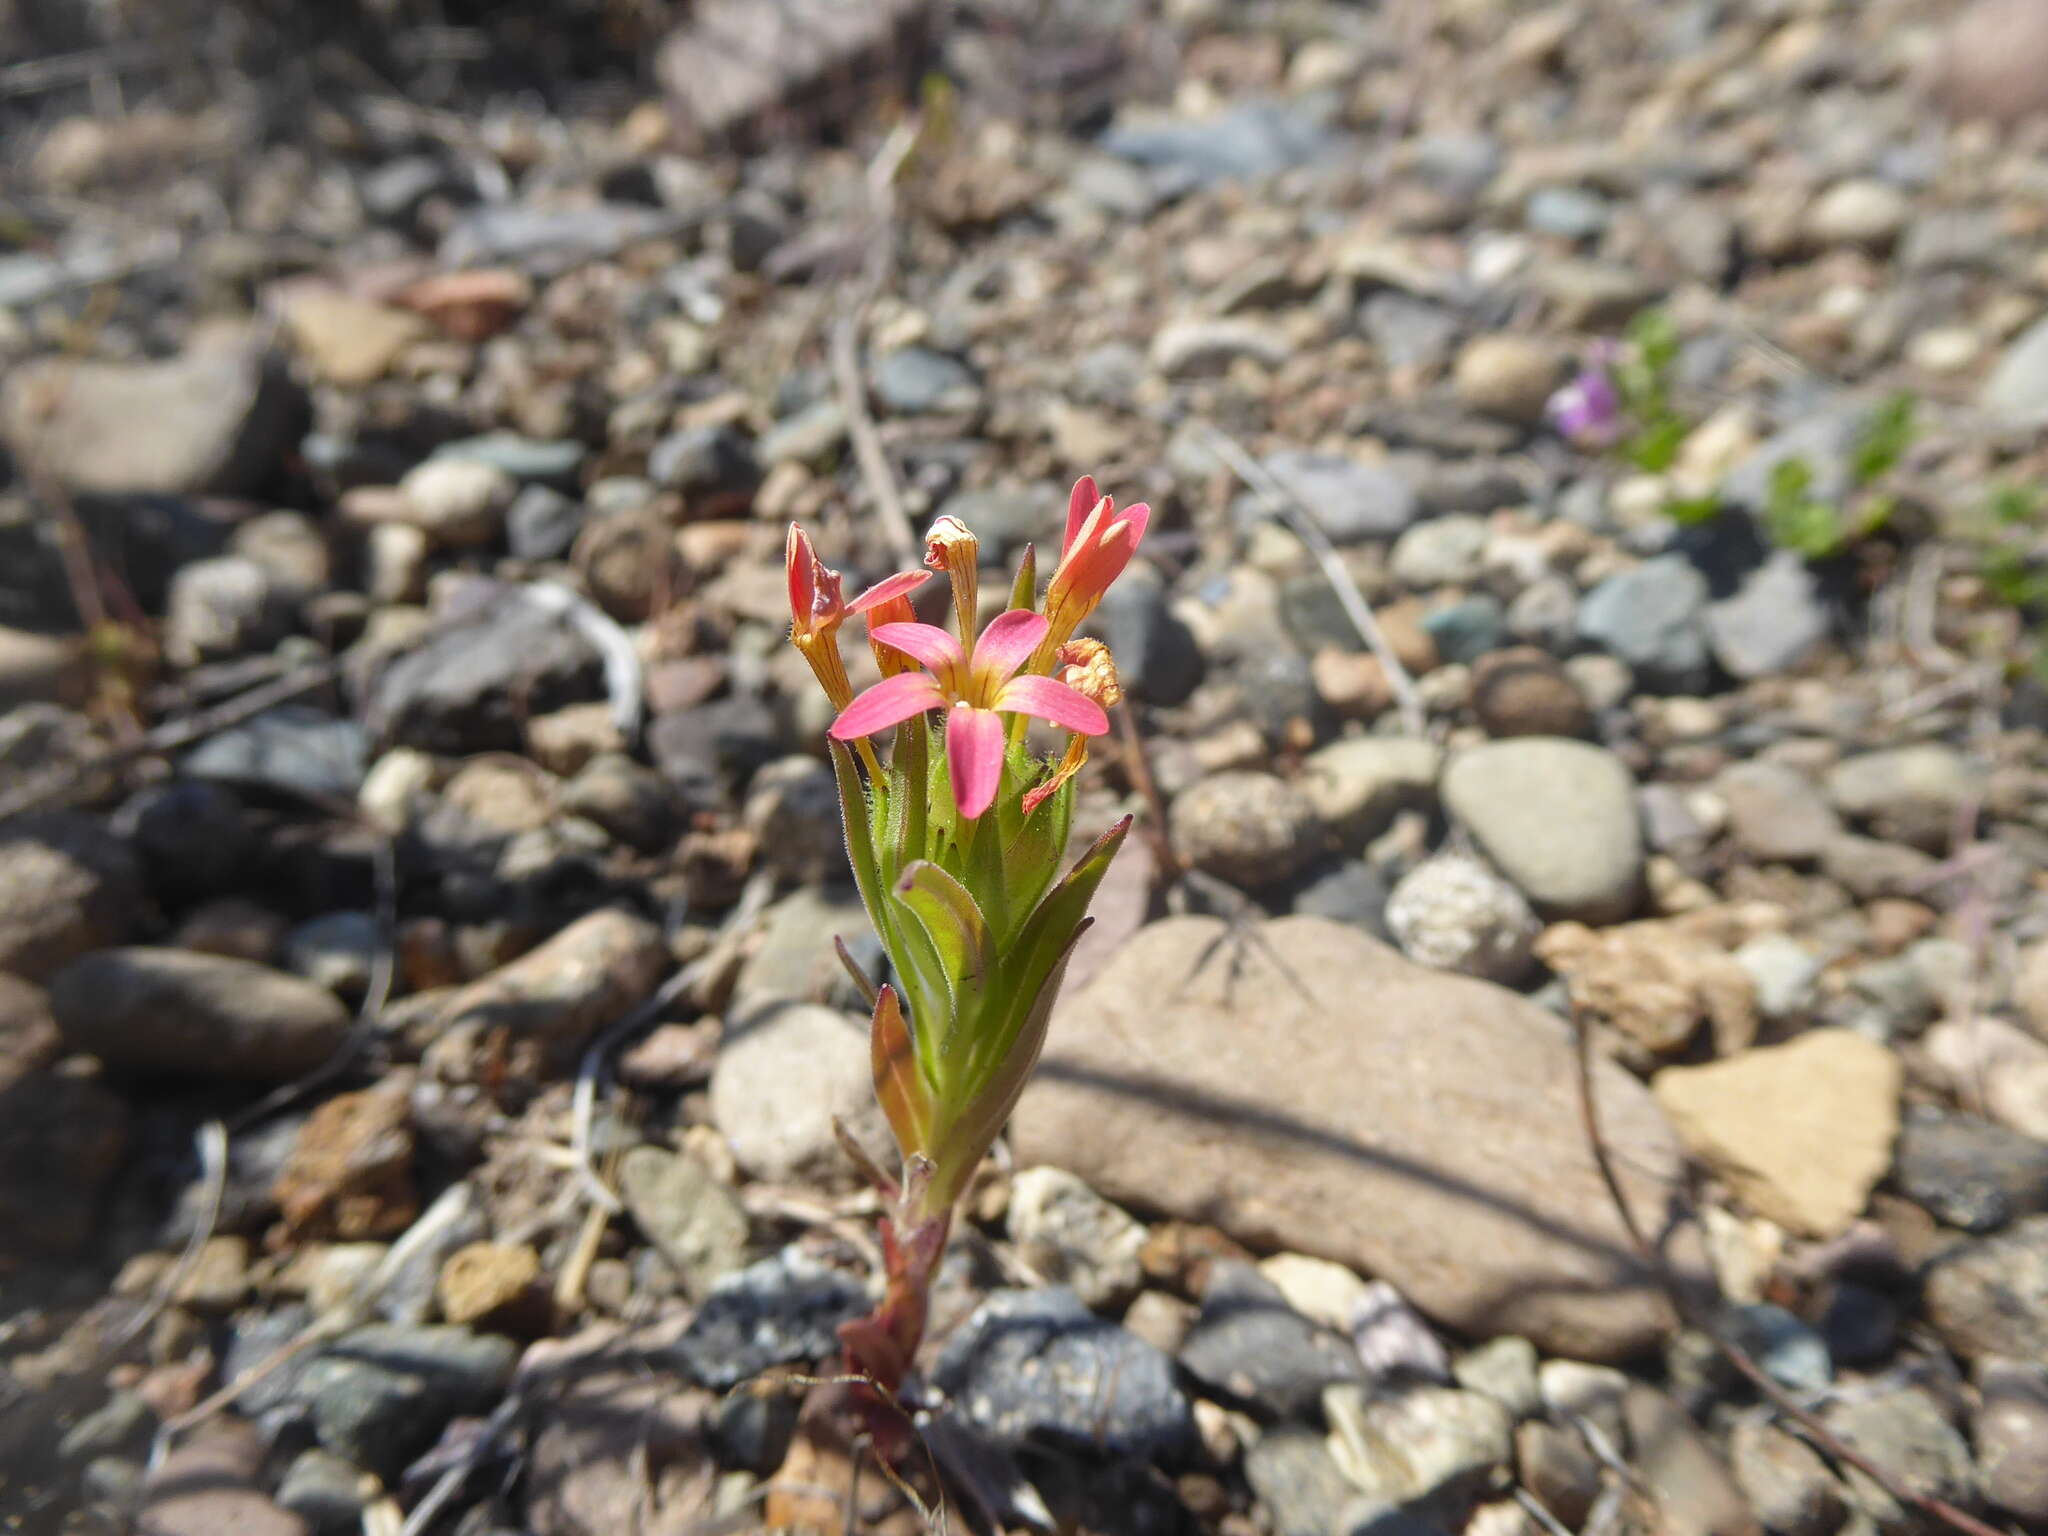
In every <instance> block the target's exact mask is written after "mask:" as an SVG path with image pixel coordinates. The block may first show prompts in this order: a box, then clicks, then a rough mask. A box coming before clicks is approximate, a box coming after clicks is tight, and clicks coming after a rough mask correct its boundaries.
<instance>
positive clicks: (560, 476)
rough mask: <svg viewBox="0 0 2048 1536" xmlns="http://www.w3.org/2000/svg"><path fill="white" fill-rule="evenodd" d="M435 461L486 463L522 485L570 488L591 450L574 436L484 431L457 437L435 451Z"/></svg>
mask: <svg viewBox="0 0 2048 1536" xmlns="http://www.w3.org/2000/svg"><path fill="white" fill-rule="evenodd" d="M433 456H434V457H435V458H436V459H471V460H474V461H475V462H477V463H479V464H488V465H490V467H491V468H493V469H495V470H497V471H499V472H500V473H502V474H507V475H510V476H511V477H512V478H513V479H514V480H517V481H519V482H520V483H521V484H528V483H531V482H535V481H538V482H540V483H542V484H546V485H560V486H569V485H573V484H574V483H575V480H576V472H577V471H578V470H579V469H581V468H582V467H583V461H584V460H585V459H586V458H588V457H589V456H590V450H589V449H588V448H586V447H585V446H584V445H583V444H582V443H580V442H578V441H577V440H576V439H575V438H573V437H558V438H536V437H526V436H523V435H521V434H520V433H517V432H484V433H480V434H478V435H477V436H475V437H462V438H457V439H456V440H455V441H454V442H452V443H443V444H442V445H441V446H440V447H439V448H436V449H435V450H434V454H433Z"/></svg>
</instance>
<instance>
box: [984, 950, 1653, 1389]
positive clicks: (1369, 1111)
mask: <svg viewBox="0 0 2048 1536" xmlns="http://www.w3.org/2000/svg"><path fill="white" fill-rule="evenodd" d="M1596 1083H1597V1092H1598V1093H1599V1096H1600V1100H1601V1104H1602V1110H1603V1117H1604V1124H1605V1129H1606V1132H1607V1134H1608V1136H1609V1138H1610V1140H1611V1141H1612V1142H1613V1144H1614V1146H1615V1148H1616V1150H1617V1151H1618V1152H1619V1154H1620V1157H1619V1161H1620V1163H1621V1166H1622V1168H1623V1175H1622V1177H1623V1179H1624V1182H1625V1185H1626V1188H1627V1191H1628V1194H1629V1198H1630V1201H1631V1204H1632V1206H1633V1207H1634V1209H1635V1210H1636V1211H1637V1213H1638V1216H1639V1219H1641V1220H1643V1221H1644V1222H1645V1223H1646V1224H1647V1225H1648V1226H1649V1227H1651V1228H1652V1229H1657V1230H1661V1229H1662V1228H1663V1227H1664V1225H1665V1222H1666V1218H1667V1216H1668V1214H1669V1209H1670V1205H1671V1202H1672V1201H1673V1199H1674V1198H1675V1195H1676V1183H1675V1180H1676V1177H1677V1173H1678V1166H1679V1165H1678V1155H1677V1147H1676V1144H1675V1142H1674V1140H1673V1139H1672V1137H1671V1134H1670V1131H1669V1130H1668V1128H1667V1127H1666V1126H1665V1125H1664V1123H1663V1121H1662V1118H1661V1117H1660V1116H1659V1115H1658V1114H1657V1112H1656V1109H1655V1106H1654V1105H1653V1104H1652V1103H1651V1102H1650V1099H1649V1096H1648V1095H1647V1094H1646V1093H1644V1092H1643V1091H1642V1089H1641V1087H1640V1086H1639V1085H1638V1084H1637V1083H1636V1082H1635V1080H1634V1079H1633V1078H1631V1077H1629V1076H1628V1074H1626V1073H1625V1072H1623V1071H1621V1070H1620V1069H1619V1068H1616V1067H1612V1066H1610V1065H1606V1064H1602V1065H1601V1066H1600V1068H1599V1069H1598V1072H1597V1076H1596ZM1578 1124H1579V1120H1578V1109H1577V1090H1576V1086H1575V1078H1574V1070H1573V1057H1572V1049H1571V1042H1570V1037H1569V1034H1568V1032H1567V1030H1566V1029H1565V1027H1564V1025H1563V1024H1562V1023H1561V1022H1559V1021H1558V1020H1557V1019H1556V1018H1555V1017H1553V1016H1552V1015H1550V1014H1548V1013H1546V1012H1544V1011H1543V1010H1542V1009H1540V1008H1537V1007H1535V1006H1534V1005H1532V1004H1530V1003H1528V1002H1526V1001H1525V1000H1523V999H1521V998H1519V997H1517V996H1515V995H1514V994H1513V993H1511V992H1508V991H1505V990H1503V989H1501V988H1498V987H1494V986H1491V985H1488V984H1486V983H1483V982H1477V981H1471V980H1468V979H1465V978H1462V977H1457V976H1451V975H1446V974H1443V973H1440V972H1435V971H1430V970H1426V969H1424V968H1422V967H1419V966H1416V965H1413V964H1411V963H1409V962H1408V961H1406V960H1404V959H1403V958H1401V956H1400V955H1399V954H1397V953H1396V952H1395V951H1394V950H1392V949H1390V948H1388V947H1386V946H1385V945H1382V944H1379V943H1376V942H1374V941H1373V940H1372V939H1369V938H1367V937H1365V936H1364V935H1362V934H1359V933H1357V932H1356V931H1354V930H1352V929H1349V928H1345V927H1343V926H1341V925H1339V924H1336V923H1331V922H1325V921H1322V920H1319V919H1315V918H1286V919H1282V920H1280V921H1278V922H1273V923H1268V924H1265V925H1264V926H1263V927H1261V928H1258V929H1256V930H1253V931H1252V932H1251V933H1249V934H1241V935H1240V934H1233V933H1232V931H1231V930H1230V929H1229V927H1228V926H1227V925H1226V924H1224V923H1222V922H1220V921H1218V920H1214V919H1209V918H1177V919H1171V920H1168V921H1166V922H1162V923H1156V924H1153V925H1152V926H1150V927H1148V928H1146V929H1144V930H1143V931H1141V932H1140V933H1139V934H1137V935H1136V936H1135V937H1134V938H1133V939H1132V940H1131V941H1130V942H1129V943H1128V944H1126V945H1125V946H1124V948H1123V949H1122V950H1121V951H1120V952H1119V953H1118V954H1117V955H1116V956H1115V957H1114V958H1113V959H1112V960H1111V961H1110V963H1109V964H1108V966H1106V967H1105V969H1104V971H1103V973H1102V974H1101V975H1100V976H1099V977H1097V979H1096V980H1095V981H1094V982H1093V983H1092V984H1091V985H1090V986H1088V987H1087V988H1085V989H1083V990H1082V991H1080V992H1078V993H1072V994H1069V995H1068V997H1067V998H1066V1000H1065V1001H1064V1002H1063V1003H1062V1004H1061V1006H1060V1008H1059V1010H1058V1012H1057V1013H1056V1014H1055V1015H1054V1021H1053V1026H1052V1031H1051V1038H1050V1040H1049V1041H1048V1044H1047V1047H1046V1055H1045V1062H1044V1066H1043V1068H1042V1069H1041V1071H1040V1073H1039V1075H1038V1078H1037V1080H1036V1081H1035V1083H1034V1084H1033V1086H1032V1087H1031V1088H1029V1089H1028V1090H1027V1091H1026V1092H1025V1095H1024V1100H1023V1102H1022V1104H1021V1105H1020V1106H1019V1108H1018V1112H1017V1115H1016V1117H1015V1120H1014V1122H1013V1126H1012V1140H1013V1147H1014V1150H1015V1152H1016V1155H1017V1157H1018V1159H1019V1160H1020V1161H1021V1162H1026V1163H1037V1162H1044V1163H1050V1164H1053V1165H1056V1166H1060V1167H1064V1168H1067V1169H1069V1170H1071V1171H1073V1172H1074V1173H1077V1174H1079V1175H1080V1176H1081V1177H1082V1178H1083V1179H1085V1180H1086V1181H1087V1183H1088V1184H1089V1185H1090V1187H1092V1188H1094V1189H1096V1190H1097V1191H1099V1192H1100V1193H1101V1194H1103V1195H1104V1196H1105V1197H1107V1198H1109V1199H1111V1200H1115V1201H1117V1202H1118V1203H1120V1204H1124V1205H1129V1206H1135V1207H1139V1208H1143V1209H1149V1210H1154V1211H1158V1212H1162V1213H1164V1214H1165V1215H1167V1216H1170V1217H1178V1218H1181V1219H1183V1220H1195V1221H1206V1222H1213V1223H1215V1224H1216V1225H1217V1226H1220V1227H1221V1228H1223V1230H1224V1231H1225V1232H1226V1233H1228V1234H1229V1235H1230V1236H1231V1237H1233V1238H1236V1239H1238V1240H1239V1241H1241V1242H1245V1243H1249V1244H1253V1245H1255V1246H1257V1247H1261V1248H1271V1249H1291V1250H1293V1251H1295V1252H1299V1253H1306V1254H1309V1255H1312V1256H1314V1257H1319V1258H1326V1259H1330V1260H1333V1261H1335V1262H1337V1263H1341V1264H1346V1265H1349V1266H1351V1267H1352V1268H1354V1269H1357V1270H1359V1271H1361V1272H1363V1273H1369V1274H1373V1275H1377V1276H1379V1277H1382V1278H1384V1279H1386V1280H1388V1281H1390V1282H1392V1283H1393V1284H1394V1285H1395V1286H1396V1287H1397V1288H1398V1289H1399V1290H1400V1291H1401V1292H1402V1294H1404V1295H1405V1296H1407V1297H1408V1298H1409V1299H1410V1300H1412V1301H1413V1302H1414V1303H1415V1304H1416V1305H1417V1306H1418V1307H1420V1308H1421V1309H1422V1310H1423V1311H1425V1312H1428V1313H1430V1314H1431V1315H1433V1316H1435V1317H1437V1318H1439V1319H1441V1320H1443V1321H1445V1322H1447V1323H1450V1324H1451V1325H1452V1326H1455V1327H1458V1328H1460V1329H1464V1330H1467V1331H1471V1332H1475V1333H1483V1334H1486V1335H1489V1336H1491V1335H1493V1334H1498V1333H1503V1332H1517V1333H1521V1334H1523V1335H1525V1336H1527V1337H1528V1338H1530V1339H1531V1340H1533V1341H1535V1342H1536V1343H1537V1344H1538V1345H1539V1346H1540V1347H1541V1348H1543V1349H1544V1350H1546V1351H1547V1352H1555V1353H1565V1354H1573V1355H1578V1356H1581V1357H1584V1358H1595V1359H1607V1358H1616V1357H1620V1356H1625V1355H1628V1354H1631V1353H1633V1352H1635V1351H1637V1350H1639V1349H1641V1348H1642V1347H1643V1346H1644V1345H1646V1344H1648V1343H1649V1342H1650V1341H1652V1340H1653V1339H1654V1338H1656V1337H1657V1335H1658V1334H1659V1333H1661V1332H1662V1331H1663V1330H1664V1329H1665V1328H1666V1327H1668V1326H1669V1324H1670V1317H1669V1314H1668V1312H1667V1310H1666V1307H1665V1304H1664V1302H1663V1300H1662V1298H1661V1296H1660V1295H1659V1294H1658V1292H1657V1290H1656V1288H1655V1287H1654V1286H1653V1285H1652V1284H1650V1283H1649V1282H1648V1281H1647V1279H1646V1277H1645V1276H1644V1274H1643V1273H1642V1271H1641V1269H1640V1268H1639V1266H1638V1265H1637V1264H1636V1262H1635V1261H1634V1259H1633V1257H1632V1255H1631V1254H1630V1253H1629V1250H1628V1247H1627V1238H1626V1236H1625V1234H1624V1233H1623V1232H1622V1230H1621V1226H1620V1223H1619V1221H1618V1220H1617V1218H1616V1216H1615V1213H1614V1211H1613V1208H1612V1206H1611V1203H1610V1201H1609V1199H1608V1196H1607V1193H1606V1190H1605V1189H1604V1187H1603V1186H1602V1185H1601V1182H1600V1179H1599V1175H1598V1172H1597V1170H1596V1169H1595V1167H1594V1164H1593V1161H1592V1158H1591V1156H1590V1154H1589V1153H1588V1151H1587V1149H1586V1147H1585V1144H1584V1141H1583V1138H1582V1137H1581V1135H1580V1132H1579V1130H1578Z"/></svg>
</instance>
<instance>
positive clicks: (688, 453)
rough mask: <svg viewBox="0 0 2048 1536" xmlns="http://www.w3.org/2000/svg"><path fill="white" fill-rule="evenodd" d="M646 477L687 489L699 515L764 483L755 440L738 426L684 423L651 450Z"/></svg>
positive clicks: (713, 513)
mask: <svg viewBox="0 0 2048 1536" xmlns="http://www.w3.org/2000/svg"><path fill="white" fill-rule="evenodd" d="M647 478H648V479H649V480H652V481H653V482H654V483H655V484H656V485H658V486H661V487H662V488H663V489H665V490H671V491H681V492H683V493H684V494H685V495H686V496H688V497H689V499H690V505H691V507H692V509H693V510H695V511H697V512H698V513H699V515H701V516H716V515H718V513H719V512H721V511H722V510H724V508H725V504H726V503H728V502H731V501H735V500H737V499H738V498H741V497H743V496H747V495H751V494H752V492H753V489H754V487H756V486H758V485H759V484H760V483H761V462H760V459H759V457H758V456H757V455H756V454H755V452H754V444H753V440H752V439H751V438H749V437H747V435H746V434H745V433H743V432H741V431H740V430H739V429H738V428H737V427H732V426H728V425H726V424H724V423H722V422H720V423H715V424H712V425H707V426H697V427H684V428H682V429H681V430H679V431H676V432H671V433H669V434H668V435H667V436H666V437H664V438H661V439H660V440H659V441H658V442H656V443H655V445H654V446H653V447H652V448H651V449H649V450H648V452H647Z"/></svg>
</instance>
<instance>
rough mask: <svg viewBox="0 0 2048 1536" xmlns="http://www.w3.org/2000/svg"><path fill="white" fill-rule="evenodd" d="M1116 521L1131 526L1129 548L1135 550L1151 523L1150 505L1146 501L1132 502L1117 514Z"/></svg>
mask: <svg viewBox="0 0 2048 1536" xmlns="http://www.w3.org/2000/svg"><path fill="white" fill-rule="evenodd" d="M1117 520H1118V521H1119V522H1125V523H1129V524H1130V525H1131V548H1132V549H1133V550H1136V549H1137V547H1138V545H1139V543H1140V542H1141V541H1142V540H1143V539H1144V537H1145V529H1146V528H1147V526H1149V525H1150V523H1151V521H1152V504H1151V503H1150V502H1148V501H1135V502H1132V503H1131V505H1129V506H1128V507H1125V508H1124V509H1123V511H1121V512H1119V513H1118V514H1117Z"/></svg>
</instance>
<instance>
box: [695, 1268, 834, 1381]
mask: <svg viewBox="0 0 2048 1536" xmlns="http://www.w3.org/2000/svg"><path fill="white" fill-rule="evenodd" d="M867 1310H868V1296H867V1291H866V1289H865V1288H864V1287H863V1286H862V1285H861V1283H860V1282H859V1281H858V1280H857V1279H855V1278H854V1277H853V1276H851V1275H848V1274H844V1273H842V1272H841V1271H839V1270H836V1269H829V1268H827V1267H826V1266H825V1265H823V1264H820V1263H819V1262H818V1261H817V1260H816V1259H813V1258H811V1257H810V1256H809V1255H807V1254H805V1253H803V1252H802V1251H801V1250H799V1249H796V1248H785V1249H783V1250H782V1251H781V1252H779V1253H776V1254H773V1255H771V1256H770V1257H768V1258H765V1259H763V1260H761V1261H760V1262H759V1263H757V1264H750V1265H748V1266H747V1267H746V1268H745V1269H742V1270H738V1271H736V1272H735V1273H733V1274H730V1275H726V1276H724V1277H722V1278H721V1279H720V1280H719V1281H718V1282H717V1283H716V1284H714V1285H713V1286H712V1287H711V1292H710V1294H709V1295H707V1296H706V1297H705V1298H704V1304H703V1306H701V1307H699V1308H698V1309H697V1315H696V1316H695V1317H694V1318H692V1319H691V1320H690V1326H689V1328H688V1329H687V1330H686V1331H685V1332H684V1334H683V1336H682V1338H680V1339H679V1340H677V1342H676V1346H675V1354H676V1362H677V1365H678V1366H679V1367H680V1369H681V1370H682V1372H683V1374H684V1375H686V1376H688V1377H689V1378H690V1379H691V1380H692V1381H695V1382H698V1383H700V1384H701V1385H703V1386H707V1387H710V1388H712V1389H713V1390H714V1391H719V1392H724V1391H729V1390H730V1389H731V1388H733V1387H736V1386H738V1385H739V1384H740V1383H741V1382H743V1381H745V1380H747V1379H748V1378H749V1377H752V1376H758V1375H760V1374H761V1372H763V1371H765V1370H767V1369H768V1368H769V1367H770V1366H773V1365H789V1364H793V1363H795V1362H798V1361H815V1360H822V1359H824V1358H825V1357H826V1356H828V1355H830V1354H832V1353H833V1352H834V1351H835V1350H837V1349H838V1347H839V1334H838V1331H837V1330H838V1328H839V1325H840V1324H841V1323H845V1322H851V1321H852V1320H853V1319H854V1318H856V1317H859V1316H861V1315H862V1314H863V1313H865V1312H866V1311H867Z"/></svg>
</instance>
